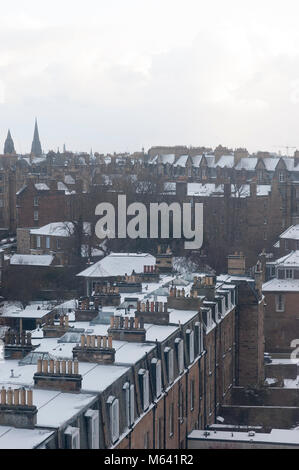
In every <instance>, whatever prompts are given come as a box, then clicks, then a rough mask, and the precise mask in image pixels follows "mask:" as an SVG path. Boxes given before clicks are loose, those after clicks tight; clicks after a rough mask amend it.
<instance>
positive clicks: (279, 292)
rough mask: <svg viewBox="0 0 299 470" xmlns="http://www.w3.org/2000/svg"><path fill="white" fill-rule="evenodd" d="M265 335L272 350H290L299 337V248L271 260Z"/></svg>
mask: <svg viewBox="0 0 299 470" xmlns="http://www.w3.org/2000/svg"><path fill="white" fill-rule="evenodd" d="M267 273H268V279H270V280H268V282H266V283H265V284H264V285H263V293H264V295H265V304H266V307H265V339H266V350H267V351H268V352H275V351H276V352H290V351H291V350H292V349H293V347H291V342H292V341H293V340H295V339H297V338H298V333H299V330H298V325H297V323H298V301H299V251H292V252H291V253H289V254H287V255H285V256H283V257H282V258H279V259H278V260H276V261H272V262H268V263H267Z"/></svg>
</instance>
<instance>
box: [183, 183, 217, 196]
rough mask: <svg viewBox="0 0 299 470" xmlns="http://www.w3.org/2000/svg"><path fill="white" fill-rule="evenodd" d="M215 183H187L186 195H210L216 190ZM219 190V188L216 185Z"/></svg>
mask: <svg viewBox="0 0 299 470" xmlns="http://www.w3.org/2000/svg"><path fill="white" fill-rule="evenodd" d="M216 188H217V187H216V185H215V184H214V183H207V184H202V183H188V184H187V195H188V196H202V197H203V196H211V195H212V194H213V193H215V192H217V189H216ZM218 189H220V190H221V188H219V187H218Z"/></svg>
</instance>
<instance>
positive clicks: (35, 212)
mask: <svg viewBox="0 0 299 470" xmlns="http://www.w3.org/2000/svg"><path fill="white" fill-rule="evenodd" d="M33 217H34V220H35V221H38V211H34V214H33Z"/></svg>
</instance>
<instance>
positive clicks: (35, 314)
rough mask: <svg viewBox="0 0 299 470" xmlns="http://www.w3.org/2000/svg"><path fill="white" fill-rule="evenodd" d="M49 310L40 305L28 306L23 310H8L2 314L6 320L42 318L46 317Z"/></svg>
mask: <svg viewBox="0 0 299 470" xmlns="http://www.w3.org/2000/svg"><path fill="white" fill-rule="evenodd" d="M50 312H51V310H48V309H46V308H43V307H41V306H40V305H37V304H35V305H28V306H27V307H26V308H25V309H24V310H22V309H18V308H17V309H15V310H13V309H10V310H7V311H4V312H3V313H2V316H3V317H6V318H43V317H45V316H46V315H48V314H49V313H50Z"/></svg>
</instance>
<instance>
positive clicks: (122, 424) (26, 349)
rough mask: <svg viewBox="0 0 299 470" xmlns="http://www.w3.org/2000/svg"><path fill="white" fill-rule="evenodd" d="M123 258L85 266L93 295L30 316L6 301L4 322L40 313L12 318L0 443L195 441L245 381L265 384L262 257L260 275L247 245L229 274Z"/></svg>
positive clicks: (1, 371) (172, 444)
mask: <svg viewBox="0 0 299 470" xmlns="http://www.w3.org/2000/svg"><path fill="white" fill-rule="evenodd" d="M115 257H116V258H117V263H116V262H115V263H114V264H113V259H112V260H111V262H110V263H107V265H105V264H104V263H103V262H101V263H100V264H95V265H94V272H92V270H90V276H91V277H90V278H89V276H88V274H89V272H87V273H86V272H83V277H85V278H86V280H87V286H88V289H87V292H86V294H87V295H86V296H85V297H82V298H80V297H79V298H77V299H74V300H71V301H68V302H66V303H64V304H62V305H60V306H56V307H55V308H52V309H49V308H47V309H46V310H45V309H44V308H43V307H42V306H37V305H36V304H35V305H34V309H32V308H31V309H30V308H29V309H28V308H27V311H28V313H27V315H26V314H25V310H24V312H22V309H21V308H20V307H19V310H18V312H16V313H14V314H13V312H12V311H11V310H10V307H9V306H7V308H6V309H5V308H4V307H3V310H2V311H3V312H4V311H5V312H6V313H5V314H2V315H1V316H2V317H3V318H2V319H1V320H2V323H1V324H2V325H5V324H7V325H8V323H6V321H5V318H11V317H12V316H14V318H16V317H18V316H19V317H20V318H27V320H28V319H29V317H30V315H32V319H33V320H34V322H32V326H31V327H30V323H28V322H27V323H25V321H22V322H21V321H20V322H17V323H14V324H12V323H9V325H10V329H8V330H7V333H6V334H5V336H4V343H5V357H6V360H5V361H4V362H3V363H1V364H0V377H1V379H0V389H1V387H2V391H1V406H0V447H3V446H4V445H7V442H8V441H9V443H10V445H11V446H12V447H13V446H14V442H15V441H14V440H13V439H14V438H15V436H16V434H19V435H20V434H21V433H24V436H25V435H26V436H28V439H27V440H26V441H25V440H24V441H22V442H23V444H24V446H27V447H34V448H71V449H78V448H90V449H91V448H94V449H98V448H117V449H128V448H132V449H138V448H139V449H147V448H154V449H163V448H167V449H172V448H173V449H178V448H186V446H187V436H188V435H189V434H190V433H191V432H192V431H193V430H195V429H205V428H206V427H207V426H213V425H214V424H215V423H216V422H217V419H218V416H219V414H222V413H225V412H226V410H227V409H228V408H229V407H230V406H232V403H233V396H234V393H235V392H234V390H235V389H236V387H251V386H261V385H262V384H263V383H264V369H263V361H264V354H263V342H264V338H263V309H264V301H263V297H262V293H261V273H260V269H259V265H258V266H256V267H255V269H254V270H253V272H252V276H249V275H247V274H246V273H245V271H244V269H243V266H244V260H243V257H242V255H240V254H239V255H235V257H233V258H232V259H231V260H230V261H229V263H230V267H229V272H228V274H225V275H222V276H220V277H218V278H217V277H216V276H215V275H212V274H205V273H191V272H190V273H186V272H185V273H179V272H177V273H174V272H172V270H169V272H163V273H159V271H158V268H157V265H156V264H155V258H154V257H152V256H150V255H146V254H143V255H142V256H138V254H131V255H129V254H126V255H125V256H121V254H119V255H118V254H115ZM107 258H109V257H107ZM109 265H110V271H108V266H109ZM238 266H239V267H238ZM236 268H238V269H239V271H238V273H236V271H235V270H236ZM117 271H118V273H117ZM117 274H118V275H119V276H118V277H117ZM90 280H92V282H90ZM10 312H11V313H10ZM30 312H32V313H30ZM4 315H6V316H4ZM12 325H14V326H12ZM25 325H26V326H25ZM25 328H26V330H25ZM4 427H5V428H7V429H9V433H8V434H7V435H6V437H5V439H4V438H3V439H4V440H2V434H3V433H1V428H4ZM10 433H11V434H10ZM25 433H26V434H25ZM10 436H11V439H10ZM15 445H17V444H15Z"/></svg>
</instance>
